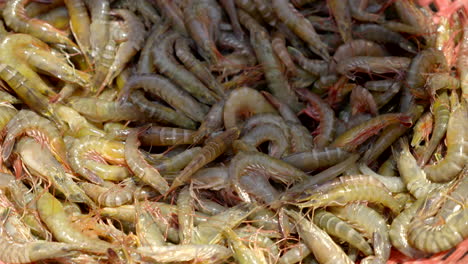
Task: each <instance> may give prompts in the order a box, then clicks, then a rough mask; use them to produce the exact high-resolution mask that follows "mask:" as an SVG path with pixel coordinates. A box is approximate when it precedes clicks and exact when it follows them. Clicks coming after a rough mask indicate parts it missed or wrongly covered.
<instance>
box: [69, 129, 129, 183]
mask: <svg viewBox="0 0 468 264" xmlns="http://www.w3.org/2000/svg"><path fill="white" fill-rule="evenodd" d="M124 147H125V146H124V144H123V143H122V142H120V141H114V140H108V139H105V138H99V137H95V136H86V137H82V138H79V139H77V140H76V141H75V142H73V144H72V145H71V147H70V149H69V150H68V159H69V160H70V165H71V167H72V168H73V171H75V172H76V173H77V174H79V175H81V176H82V177H84V178H86V179H88V180H89V181H91V182H94V183H98V184H102V183H103V179H102V178H101V177H99V176H100V175H102V174H104V175H106V174H107V173H109V172H113V173H115V175H112V174H110V175H107V176H105V177H106V178H107V179H110V178H124V177H122V174H123V175H124V176H128V172H127V171H126V168H124V167H120V166H116V165H112V167H120V168H121V169H122V170H124V171H123V172H122V171H121V170H119V169H116V170H112V169H109V168H106V167H107V166H109V165H107V164H103V165H107V166H96V164H99V163H101V164H102V163H103V162H102V159H104V160H107V161H111V162H113V163H114V164H120V165H123V164H125V157H124ZM90 155H91V156H90ZM96 155H97V156H96ZM93 156H94V157H93ZM93 158H94V159H95V160H96V159H97V161H98V162H96V161H93ZM93 165H94V166H93Z"/></svg>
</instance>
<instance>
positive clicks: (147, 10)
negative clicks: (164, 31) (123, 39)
mask: <svg viewBox="0 0 468 264" xmlns="http://www.w3.org/2000/svg"><path fill="white" fill-rule="evenodd" d="M136 9H137V10H138V12H139V13H140V14H141V15H142V16H143V17H144V19H145V22H147V23H149V22H151V23H152V24H155V25H156V24H158V23H159V22H161V20H162V18H161V17H160V16H159V14H158V12H157V11H156V10H155V9H154V7H153V5H152V4H151V2H150V1H148V0H137V1H136ZM145 24H146V23H145Z"/></svg>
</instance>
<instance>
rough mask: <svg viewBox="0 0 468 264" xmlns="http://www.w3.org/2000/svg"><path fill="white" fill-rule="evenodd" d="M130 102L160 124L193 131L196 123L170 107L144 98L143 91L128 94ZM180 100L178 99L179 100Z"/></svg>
mask: <svg viewBox="0 0 468 264" xmlns="http://www.w3.org/2000/svg"><path fill="white" fill-rule="evenodd" d="M129 99H130V102H131V103H132V104H134V105H135V106H136V107H138V109H139V110H140V111H141V112H142V113H144V114H145V115H147V116H148V118H149V119H150V120H154V121H157V122H160V123H161V124H174V125H177V126H179V127H183V128H187V129H195V127H196V125H197V123H196V122H195V121H193V120H192V119H190V118H189V117H187V116H186V115H185V114H183V113H180V112H178V111H176V110H174V109H172V108H171V107H167V106H166V105H164V104H162V103H160V102H157V101H150V100H148V99H147V98H146V96H145V93H144V91H141V90H136V91H134V92H132V93H131V94H130V98H129ZM179 99H180V98H179Z"/></svg>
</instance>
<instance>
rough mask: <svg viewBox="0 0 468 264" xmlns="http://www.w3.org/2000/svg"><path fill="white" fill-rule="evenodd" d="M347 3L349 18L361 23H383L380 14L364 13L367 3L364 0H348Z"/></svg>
mask: <svg viewBox="0 0 468 264" xmlns="http://www.w3.org/2000/svg"><path fill="white" fill-rule="evenodd" d="M348 3H349V4H348V6H349V9H350V11H351V16H352V17H353V18H354V19H356V20H359V21H362V22H383V21H384V20H385V18H384V17H383V16H382V15H380V14H374V13H371V12H367V11H366V8H367V4H368V1H366V0H349V1H348Z"/></svg>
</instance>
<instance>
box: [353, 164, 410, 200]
mask: <svg viewBox="0 0 468 264" xmlns="http://www.w3.org/2000/svg"><path fill="white" fill-rule="evenodd" d="M359 170H360V171H361V173H363V174H366V175H370V176H372V177H374V178H376V179H378V180H379V181H380V182H382V183H383V185H385V187H387V189H388V190H389V191H391V192H392V193H403V192H406V191H407V190H406V184H405V183H404V182H403V181H402V179H401V178H400V177H392V176H387V175H380V174H378V173H376V172H374V171H373V170H372V169H371V168H369V167H368V166H367V165H366V164H364V163H361V164H360V165H359Z"/></svg>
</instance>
